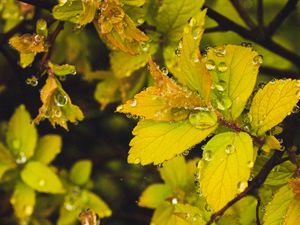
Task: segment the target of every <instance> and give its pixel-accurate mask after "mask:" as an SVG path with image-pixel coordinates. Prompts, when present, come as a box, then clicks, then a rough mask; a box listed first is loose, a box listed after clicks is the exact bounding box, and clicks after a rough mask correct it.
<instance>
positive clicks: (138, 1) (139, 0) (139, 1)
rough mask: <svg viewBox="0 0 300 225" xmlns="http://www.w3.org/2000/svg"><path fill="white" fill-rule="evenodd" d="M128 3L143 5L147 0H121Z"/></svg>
mask: <svg viewBox="0 0 300 225" xmlns="http://www.w3.org/2000/svg"><path fill="white" fill-rule="evenodd" d="M121 1H122V3H124V4H126V5H133V6H142V5H144V4H145V1H146V0H121Z"/></svg>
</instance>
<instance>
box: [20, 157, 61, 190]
mask: <svg viewBox="0 0 300 225" xmlns="http://www.w3.org/2000/svg"><path fill="white" fill-rule="evenodd" d="M21 178H22V180H23V181H24V183H25V184H27V185H28V186H29V187H31V188H33V189H34V190H37V191H39V192H45V193H52V194H59V193H63V192H64V191H65V190H64V187H63V185H62V183H61V181H60V179H59V177H58V176H57V175H56V174H55V173H54V172H53V171H52V170H51V169H50V168H49V167H47V166H46V165H44V164H42V163H40V162H35V161H31V162H29V163H27V164H26V165H25V167H24V169H23V170H22V172H21Z"/></svg>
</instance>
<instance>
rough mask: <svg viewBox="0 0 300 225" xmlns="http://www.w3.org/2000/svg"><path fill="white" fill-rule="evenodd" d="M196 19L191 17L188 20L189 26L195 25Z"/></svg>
mask: <svg viewBox="0 0 300 225" xmlns="http://www.w3.org/2000/svg"><path fill="white" fill-rule="evenodd" d="M196 22H197V21H196V19H195V18H192V19H191V20H190V22H189V25H190V26H191V27H193V26H195V25H196Z"/></svg>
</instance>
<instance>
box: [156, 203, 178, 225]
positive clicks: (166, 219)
mask: <svg viewBox="0 0 300 225" xmlns="http://www.w3.org/2000/svg"><path fill="white" fill-rule="evenodd" d="M173 212H174V206H173V205H172V204H171V203H169V202H164V203H162V204H161V205H159V206H158V207H157V209H156V210H155V211H154V214H153V216H152V219H151V224H157V225H174V224H176V217H175V215H173ZM176 225H177V224H176Z"/></svg>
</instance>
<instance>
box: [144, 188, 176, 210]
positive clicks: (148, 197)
mask: <svg viewBox="0 0 300 225" xmlns="http://www.w3.org/2000/svg"><path fill="white" fill-rule="evenodd" d="M171 196H172V189H171V188H170V186H169V185H166V184H152V185H150V186H149V187H147V189H146V190H144V191H143V193H142V195H141V196H140V198H139V206H141V207H147V208H152V209H155V208H157V207H158V206H159V205H160V204H161V203H162V202H163V201H165V200H166V199H167V198H168V197H171Z"/></svg>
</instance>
